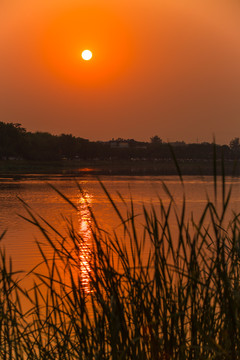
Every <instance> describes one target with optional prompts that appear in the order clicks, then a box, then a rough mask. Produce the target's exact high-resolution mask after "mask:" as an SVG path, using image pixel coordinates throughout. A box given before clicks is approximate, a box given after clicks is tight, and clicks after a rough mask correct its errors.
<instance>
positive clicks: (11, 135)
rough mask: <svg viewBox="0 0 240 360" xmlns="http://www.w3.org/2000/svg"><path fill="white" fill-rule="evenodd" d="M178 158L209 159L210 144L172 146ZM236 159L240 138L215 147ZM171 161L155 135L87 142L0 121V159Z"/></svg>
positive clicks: (71, 136)
mask: <svg viewBox="0 0 240 360" xmlns="http://www.w3.org/2000/svg"><path fill="white" fill-rule="evenodd" d="M171 145H172V146H173V147H174V149H175V153H176V156H177V158H178V159H184V160H189V159H190V160H191V159H192V160H194V159H198V160H209V159H212V156H213V146H212V144H211V143H206V142H205V143H200V144H199V143H192V144H186V143H185V142H183V141H176V142H174V143H172V144H171ZM222 155H224V158H225V159H235V158H236V157H239V155H240V144H239V138H235V139H233V140H232V141H231V142H230V144H229V146H228V145H216V157H217V159H220V158H221V157H222ZM170 158H171V151H170V149H169V144H168V143H164V142H163V141H162V140H161V138H160V137H159V136H157V135H155V136H153V137H151V139H150V141H149V142H140V141H135V140H133V139H120V138H118V139H112V140H111V141H106V142H101V141H96V142H94V141H89V140H87V139H83V138H80V137H75V136H73V135H71V134H61V135H51V134H49V133H46V132H35V133H32V132H28V131H26V129H24V128H23V127H22V126H21V124H18V123H4V122H0V160H1V159H2V160H3V159H5V160H7V159H25V160H29V161H31V160H33V161H60V160H64V159H65V160H66V159H80V160H94V159H95V160H96V159H97V160H119V159H120V160H164V159H165V160H166V159H170Z"/></svg>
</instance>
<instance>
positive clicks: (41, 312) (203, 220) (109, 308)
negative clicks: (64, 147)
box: [0, 166, 240, 360]
mask: <svg viewBox="0 0 240 360" xmlns="http://www.w3.org/2000/svg"><path fill="white" fill-rule="evenodd" d="M214 168H215V166H214ZM224 174H225V173H224V168H223V169H222V178H221V180H219V178H218V177H217V176H216V173H215V172H214V185H213V186H214V189H213V194H214V195H213V197H212V198H210V197H208V196H207V198H206V203H205V206H204V208H203V211H202V215H201V216H200V218H195V217H194V214H192V216H190V217H189V218H188V217H187V215H186V206H187V204H186V202H185V197H184V183H183V193H182V196H183V197H182V206H181V207H180V208H177V206H176V203H175V201H174V197H173V196H172V195H171V194H170V192H169V190H168V188H167V186H166V184H164V183H163V188H164V190H165V191H166V192H167V194H168V195H169V201H168V202H167V203H163V202H162V201H161V198H159V205H158V206H157V207H151V206H150V207H149V206H143V208H142V217H141V222H140V223H141V227H140V228H139V221H138V218H139V216H138V215H139V214H136V213H135V210H134V203H133V202H130V205H129V206H127V205H126V203H125V202H124V199H122V201H123V208H124V209H125V210H123V209H121V211H120V209H119V208H117V207H116V205H115V204H114V202H113V200H112V197H111V195H110V194H109V193H108V191H107V190H106V189H105V187H104V185H103V184H102V187H103V191H105V195H106V196H107V197H108V199H109V202H110V203H111V204H112V207H113V211H114V212H115V213H116V214H117V216H118V218H119V223H120V226H119V227H118V228H117V229H115V231H113V232H112V233H109V232H106V231H104V229H102V228H101V227H100V226H99V225H98V222H97V219H96V218H95V217H94V213H92V209H91V207H90V206H89V205H88V203H87V200H86V198H85V195H84V190H83V189H81V188H80V186H79V185H77V184H76V186H78V187H79V191H80V193H81V194H82V195H81V196H82V197H83V198H85V205H86V206H87V207H88V210H89V211H90V213H91V214H92V215H91V223H89V226H90V230H91V240H90V242H88V241H86V239H85V237H84V234H82V233H81V232H80V233H79V231H78V230H77V229H75V228H74V226H73V224H72V222H71V220H68V221H67V220H66V227H67V229H68V232H67V235H66V234H62V233H60V232H59V231H58V229H54V228H52V226H51V221H50V220H49V221H47V220H48V219H47V220H44V219H43V218H42V217H41V216H39V215H37V214H35V213H34V211H33V210H32V209H31V208H30V207H29V206H28V205H27V204H25V203H23V205H24V207H25V210H26V213H27V215H26V218H27V219H28V221H30V222H31V223H32V224H33V225H34V226H37V227H38V228H39V231H40V233H41V234H42V235H43V236H44V238H45V242H46V243H47V244H48V246H50V247H51V249H52V256H51V258H48V257H47V255H46V254H45V252H44V244H43V243H42V242H41V243H40V242H38V246H39V250H40V251H41V254H42V258H43V264H44V266H45V270H44V271H40V270H39V268H38V267H36V268H35V269H34V270H33V271H32V272H31V273H30V274H28V275H27V276H30V277H32V278H33V288H32V289H31V290H29V291H25V290H23V288H22V285H21V284H22V282H21V276H22V275H21V274H15V273H14V269H13V268H12V265H11V263H10V264H8V261H7V260H6V255H5V253H4V251H3V250H1V254H0V259H1V273H0V286H1V287H0V309H1V314H0V337H1V341H0V358H2V359H62V360H66V359H112V360H115V359H143V360H145V359H151V360H152V359H161V360H168V359H169V360H170V359H179V360H186V359H198V360H199V359H215V360H236V359H239V358H240V280H239V275H240V218H239V216H240V214H239V213H234V212H232V211H231V189H232V188H231V186H230V187H227V186H226V182H225V175H224ZM179 175H180V180H181V181H182V177H181V174H179ZM218 182H219V183H220V184H219V185H220V186H221V191H220V192H219V186H218ZM56 191H57V192H58V193H59V191H58V190H56ZM59 195H60V196H62V197H63V198H64V199H65V200H66V201H67V202H68V203H69V206H72V207H73V208H74V210H75V211H78V207H77V205H75V204H73V203H72V202H71V201H70V200H69V199H67V198H66V197H65V196H64V194H61V193H59ZM173 224H176V226H175V227H174V226H173ZM120 230H121V231H120ZM81 249H85V251H87V253H86V254H87V255H86V256H85V259H84V268H82V267H81V266H80V252H81ZM48 253H49V252H48ZM82 272H84V273H85V275H86V274H87V276H88V278H89V289H88V291H86V289H85V288H84V286H83V283H82ZM26 301H27V302H28V304H29V307H28V311H24V310H23V308H22V307H21V303H22V302H26Z"/></svg>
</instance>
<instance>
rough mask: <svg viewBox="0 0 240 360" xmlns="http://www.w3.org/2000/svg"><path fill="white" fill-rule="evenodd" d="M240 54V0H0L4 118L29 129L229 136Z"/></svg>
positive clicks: (237, 130)
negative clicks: (87, 55)
mask: <svg viewBox="0 0 240 360" xmlns="http://www.w3.org/2000/svg"><path fill="white" fill-rule="evenodd" d="M84 49H89V50H91V51H92V52H93V58H92V59H91V60H90V61H84V60H83V59H82V58H81V53H82V51H83V50H84ZM239 64H240V3H239V4H237V2H236V1H234V0H194V1H192V0H185V1H184V0H182V1H179V0H138V1H137V0H131V1H127V0H111V1H110V0H101V1H94V0H88V1H81V0H78V1H76V0H34V1H32V0H1V2H0V121H5V122H19V123H21V124H22V125H23V126H24V127H26V128H27V129H28V130H30V131H37V130H39V131H48V132H51V133H54V134H60V133H72V134H73V135H76V136H81V137H84V138H88V139H90V140H109V139H111V138H113V137H115V138H116V137H123V138H134V139H136V140H149V138H150V136H153V135H155V134H158V135H159V136H160V137H162V138H163V140H165V141H167V140H170V141H175V140H185V141H187V142H190V141H194V142H195V141H197V140H198V141H211V140H212V137H213V134H215V136H216V141H217V142H218V143H228V142H229V141H230V140H231V139H232V138H233V137H235V136H240V65H239Z"/></svg>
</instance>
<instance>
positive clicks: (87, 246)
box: [78, 192, 92, 294]
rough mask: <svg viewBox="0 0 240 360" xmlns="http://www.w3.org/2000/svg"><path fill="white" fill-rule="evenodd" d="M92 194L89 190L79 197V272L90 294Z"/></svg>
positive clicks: (86, 291)
mask: <svg viewBox="0 0 240 360" xmlns="http://www.w3.org/2000/svg"><path fill="white" fill-rule="evenodd" d="M91 202H92V196H91V195H89V194H88V193H87V192H85V193H84V195H83V194H81V193H80V194H79V198H78V208H79V211H78V222H79V237H80V242H79V254H78V256H79V273H80V282H81V287H82V289H83V291H84V292H85V293H86V294H88V293H89V292H90V291H91V286H90V278H91V276H90V273H91V266H90V262H91V257H92V231H91V223H92V218H91V213H90V210H89V207H90V206H91Z"/></svg>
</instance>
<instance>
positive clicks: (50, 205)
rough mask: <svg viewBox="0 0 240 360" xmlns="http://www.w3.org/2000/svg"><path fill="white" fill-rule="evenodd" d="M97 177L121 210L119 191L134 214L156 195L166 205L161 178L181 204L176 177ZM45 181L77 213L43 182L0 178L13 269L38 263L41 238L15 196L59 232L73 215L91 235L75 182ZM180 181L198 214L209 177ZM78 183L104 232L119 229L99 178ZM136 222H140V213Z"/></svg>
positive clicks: (1, 225)
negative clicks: (38, 241) (27, 219)
mask: <svg viewBox="0 0 240 360" xmlns="http://www.w3.org/2000/svg"><path fill="white" fill-rule="evenodd" d="M101 180H102V181H103V183H104V184H105V186H106V188H107V189H108V191H109V192H110V193H111V195H112V197H113V199H114V200H115V202H116V204H117V205H118V206H119V207H120V208H121V209H122V211H125V206H124V205H123V203H122V201H121V199H120V197H119V196H118V193H117V192H119V193H120V194H121V195H122V197H123V198H124V200H125V201H126V203H127V204H130V199H131V197H132V199H133V200H134V205H135V210H136V213H137V214H140V213H141V211H142V205H143V204H145V205H146V206H150V204H153V205H154V206H156V208H157V206H158V204H159V197H160V198H161V199H162V200H163V202H164V203H165V204H166V205H167V204H168V202H169V197H168V195H167V194H166V193H165V191H164V190H163V187H162V181H164V182H165V183H166V185H167V186H168V187H169V189H170V191H171V192H172V194H173V195H174V199H175V201H176V203H177V204H178V206H179V208H181V202H182V197H183V189H182V185H181V183H180V181H179V178H178V177H174V176H169V177H151V176H148V177H142V176H141V177H137V176H135V177H126V176H113V177H109V176H108V177H102V179H101ZM49 183H51V184H52V185H54V186H55V187H56V188H58V189H59V190H60V191H61V192H63V193H64V194H65V195H66V196H67V197H68V198H69V199H71V201H73V202H74V204H76V205H77V207H78V209H79V210H78V211H75V210H74V209H73V208H72V207H71V206H70V205H69V204H68V203H66V201H65V200H64V199H63V198H61V197H60V196H59V195H58V194H57V193H56V192H55V191H54V190H53V189H52V188H51V187H50V186H49V185H48V183H46V182H44V181H40V180H31V181H30V180H24V181H16V182H15V181H0V231H1V232H3V231H4V230H5V229H7V233H6V235H5V237H4V240H3V241H2V243H3V245H4V246H5V247H6V250H7V254H8V255H9V256H11V257H12V259H13V264H14V268H15V269H17V270H19V269H24V270H30V269H31V268H32V267H34V266H35V265H36V264H37V263H39V262H40V261H41V256H40V254H39V251H38V248H37V246H36V241H35V240H36V239H38V240H40V241H41V240H42V235H41V234H40V233H39V230H37V229H36V228H35V227H34V226H33V225H32V224H30V223H29V222H27V221H26V220H24V219H22V218H21V217H20V216H19V215H22V216H27V217H28V215H27V213H26V211H25V209H24V207H23V205H22V203H21V202H20V200H19V198H21V199H23V200H24V201H25V202H26V203H27V204H28V205H29V206H31V208H32V209H33V210H34V211H35V212H36V213H38V214H39V215H41V216H42V217H44V218H45V219H46V220H47V221H49V222H50V223H51V224H52V225H53V226H55V227H56V228H57V229H59V230H60V231H61V232H64V231H65V228H66V222H65V221H64V220H63V216H64V217H67V218H71V219H72V221H73V222H74V224H75V226H76V228H77V231H79V232H80V233H82V234H83V235H84V237H86V238H88V237H89V236H90V234H89V228H88V224H89V219H90V214H89V211H88V208H87V207H86V204H85V202H84V200H83V198H82V195H81V193H80V191H79V189H78V187H77V186H76V183H75V181H74V180H73V179H72V180H69V179H61V180H60V179H57V180H56V179H52V180H50V181H49ZM184 183H185V190H184V191H185V194H186V199H187V212H188V214H189V215H190V213H191V212H193V214H194V216H195V218H197V217H198V216H200V213H201V210H202V209H203V207H204V204H205V200H206V193H208V194H209V195H210V196H211V197H213V181H212V177H205V178H204V179H202V178H200V177H185V179H184ZM231 183H233V194H232V200H231V204H230V208H231V209H232V210H234V211H236V212H239V211H240V178H236V179H234V180H232V179H230V178H229V179H227V185H228V186H229V185H230V184H231ZM79 184H80V185H81V187H82V188H83V189H84V191H85V193H86V198H87V200H88V202H89V204H90V205H91V208H92V210H93V212H94V214H95V216H96V217H97V219H98V221H99V223H100V224H101V226H103V227H104V228H106V229H107V230H111V229H117V226H118V225H119V220H118V219H117V217H116V215H115V214H114V211H113V208H112V206H111V204H110V203H109V200H108V199H107V197H106V195H105V194H104V191H103V190H102V188H101V186H100V184H99V182H98V180H97V179H95V178H93V177H86V178H81V180H80V181H79ZM137 221H138V223H139V226H141V222H142V219H141V216H139V218H138V220H137ZM83 261H84V253H83Z"/></svg>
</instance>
